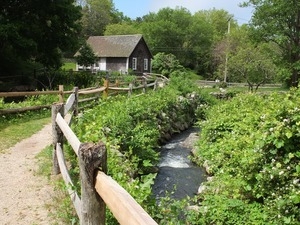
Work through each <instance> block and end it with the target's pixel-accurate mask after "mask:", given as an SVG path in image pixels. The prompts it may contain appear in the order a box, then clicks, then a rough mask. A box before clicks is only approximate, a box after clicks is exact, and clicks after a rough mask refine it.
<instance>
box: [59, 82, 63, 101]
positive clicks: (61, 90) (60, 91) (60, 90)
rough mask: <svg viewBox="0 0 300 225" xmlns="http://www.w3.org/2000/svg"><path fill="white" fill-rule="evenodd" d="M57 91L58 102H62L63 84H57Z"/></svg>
mask: <svg viewBox="0 0 300 225" xmlns="http://www.w3.org/2000/svg"><path fill="white" fill-rule="evenodd" d="M58 91H59V102H60V103H63V102H64V86H63V85H58Z"/></svg>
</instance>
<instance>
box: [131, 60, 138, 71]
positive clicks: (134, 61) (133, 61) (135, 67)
mask: <svg viewBox="0 0 300 225" xmlns="http://www.w3.org/2000/svg"><path fill="white" fill-rule="evenodd" d="M132 69H133V70H136V69H137V58H135V57H134V58H132Z"/></svg>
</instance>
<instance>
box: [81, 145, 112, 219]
mask: <svg viewBox="0 0 300 225" xmlns="http://www.w3.org/2000/svg"><path fill="white" fill-rule="evenodd" d="M78 157H79V168H80V180H81V217H80V219H81V221H80V224H81V225H96V224H97V225H105V203H104V201H103V200H102V198H101V197H100V195H99V194H98V193H97V191H96V189H95V181H96V180H95V179H96V175H97V171H98V170H101V171H103V172H104V173H106V171H107V164H106V160H107V156H106V147H105V145H104V144H103V143H101V142H100V143H98V144H93V143H84V144H81V146H80V148H79V154H78Z"/></svg>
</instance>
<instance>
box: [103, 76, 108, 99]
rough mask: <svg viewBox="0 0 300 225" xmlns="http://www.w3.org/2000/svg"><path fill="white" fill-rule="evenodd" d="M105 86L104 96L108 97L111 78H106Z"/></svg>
mask: <svg viewBox="0 0 300 225" xmlns="http://www.w3.org/2000/svg"><path fill="white" fill-rule="evenodd" d="M104 87H105V90H104V91H103V98H104V99H106V98H107V96H108V87H109V80H108V79H105V80H104Z"/></svg>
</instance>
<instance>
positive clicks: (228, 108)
mask: <svg viewBox="0 0 300 225" xmlns="http://www.w3.org/2000/svg"><path fill="white" fill-rule="evenodd" d="M299 96H300V92H299V90H291V91H290V92H289V93H287V94H270V95H255V94H240V95H238V96H237V97H235V98H233V99H232V100H231V101H227V102H223V103H222V104H219V105H217V106H214V107H212V108H211V109H210V110H209V113H208V116H207V121H205V122H204V123H199V125H200V126H201V127H202V134H201V139H200V140H199V144H198V154H197V156H198V158H197V160H196V161H197V162H198V163H199V164H205V165H206V166H207V168H208V171H209V172H210V173H211V174H212V175H214V179H213V181H212V182H209V183H207V187H208V188H207V189H206V191H205V192H204V194H203V196H202V197H201V198H202V199H201V205H202V206H203V207H204V208H205V207H209V208H210V209H213V210H215V213H216V214H215V215H214V214H213V213H211V211H210V210H208V211H209V213H206V214H205V215H204V214H203V213H202V214H201V215H202V216H203V217H205V220H203V223H204V224H206V223H209V221H211V222H213V223H215V224H219V223H225V224H245V220H244V219H243V218H242V217H240V216H239V215H240V214H244V215H245V217H246V218H249V220H248V223H247V224H299V221H300V216H299V204H300V197H299V196H300V188H299V185H300V183H299V177H300V160H299V159H300V151H299V149H300V141H299V124H300V116H299V111H300V109H299V108H298V101H299ZM220 198H222V200H220ZM232 202H236V203H238V204H239V205H240V206H239V207H238V208H228V206H229V205H228V204H231V203H232ZM221 203H222V204H221ZM223 203H224V204H223ZM225 203H226V204H225ZM222 207H225V208H222ZM241 209H242V211H240V210H241ZM249 213H250V214H249ZM216 215H217V216H216ZM230 218H231V219H230ZM250 218H256V219H255V220H251V219H250ZM233 219H234V220H233ZM200 224H201V223H200Z"/></svg>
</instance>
